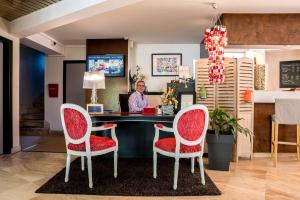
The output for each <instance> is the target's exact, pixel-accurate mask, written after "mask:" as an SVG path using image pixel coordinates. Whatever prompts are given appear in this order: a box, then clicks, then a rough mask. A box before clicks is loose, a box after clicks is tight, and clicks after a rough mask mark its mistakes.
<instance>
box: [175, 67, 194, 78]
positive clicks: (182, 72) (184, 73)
mask: <svg viewBox="0 0 300 200" xmlns="http://www.w3.org/2000/svg"><path fill="white" fill-rule="evenodd" d="M178 75H179V78H183V79H187V78H191V75H190V68H189V66H179V71H178Z"/></svg>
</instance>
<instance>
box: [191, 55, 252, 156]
mask: <svg viewBox="0 0 300 200" xmlns="http://www.w3.org/2000/svg"><path fill="white" fill-rule="evenodd" d="M207 62H208V60H207V59H199V60H198V61H197V62H196V92H197V103H200V104H204V105H206V106H207V107H208V110H209V111H212V110H214V108H216V107H220V108H222V109H224V110H226V111H228V112H229V113H230V114H232V115H233V116H234V117H237V118H243V119H242V120H240V124H241V125H242V126H244V127H247V128H249V129H250V130H251V131H253V121H254V120H253V116H254V112H253V111H254V106H253V105H254V104H253V99H252V101H251V102H245V101H244V93H245V91H246V90H251V91H253V90H254V78H253V77H254V75H253V74H254V68H253V60H252V59H250V58H246V57H244V58H240V59H235V58H225V63H224V65H225V80H224V83H223V84H221V85H210V84H209V82H208V67H207ZM202 85H204V87H205V88H206V99H201V98H200V97H199V90H200V87H201V86H202ZM252 154H253V137H251V138H250V137H247V136H245V135H243V134H240V133H239V134H238V136H237V143H236V146H235V152H234V155H235V157H234V160H236V161H238V158H239V157H240V156H242V157H249V158H250V159H251V158H252Z"/></svg>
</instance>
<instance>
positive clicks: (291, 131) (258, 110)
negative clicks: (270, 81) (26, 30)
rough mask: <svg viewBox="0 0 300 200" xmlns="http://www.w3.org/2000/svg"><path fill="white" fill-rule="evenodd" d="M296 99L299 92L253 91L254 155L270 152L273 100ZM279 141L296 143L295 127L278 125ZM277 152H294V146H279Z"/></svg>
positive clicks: (273, 112) (298, 97) (299, 97)
mask: <svg viewBox="0 0 300 200" xmlns="http://www.w3.org/2000/svg"><path fill="white" fill-rule="evenodd" d="M277 98H293V99H294V98H297V99H300V92H298V91H296V92H293V91H278V92H277V91H276V92H275V91H255V92H254V134H255V137H254V145H253V151H254V152H255V153H261V152H264V153H265V152H271V127H272V125H271V115H272V114H275V99H277ZM279 140H283V141H292V142H295V141H296V126H292V125H280V126H279ZM278 152H284V153H287V152H289V153H291V152H293V153H294V152H296V147H295V146H288V145H279V146H278Z"/></svg>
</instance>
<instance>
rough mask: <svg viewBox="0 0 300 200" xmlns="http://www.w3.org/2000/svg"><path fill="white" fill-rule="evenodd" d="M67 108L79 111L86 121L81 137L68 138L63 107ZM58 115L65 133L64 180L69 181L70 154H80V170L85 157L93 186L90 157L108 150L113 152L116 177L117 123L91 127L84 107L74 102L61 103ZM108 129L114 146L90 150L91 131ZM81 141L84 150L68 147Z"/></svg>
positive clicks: (115, 174)
mask: <svg viewBox="0 0 300 200" xmlns="http://www.w3.org/2000/svg"><path fill="white" fill-rule="evenodd" d="M67 108H70V109H74V110H76V111H78V112H80V113H81V114H82V115H83V116H84V118H85V120H86V122H87V130H86V133H85V135H84V137H82V138H80V139H78V140H74V139H72V138H70V136H69V134H68V132H67V129H66V125H65V119H64V109H67ZM60 116H61V121H62V126H63V130H64V135H65V139H66V149H67V161H66V173H65V182H68V181H69V172H70V164H71V156H72V155H75V156H81V170H82V171H84V157H86V158H87V166H88V177H89V187H90V188H93V178H92V160H91V157H92V156H98V155H103V154H107V153H110V152H114V177H115V178H116V177H117V164H118V139H117V137H116V134H115V128H116V127H117V125H116V124H113V125H112V126H111V127H104V126H99V127H92V120H91V117H90V116H89V114H88V112H87V111H86V110H85V109H83V108H82V107H80V106H78V105H75V104H70V103H66V104H63V105H61V107H60ZM109 129H111V137H112V139H113V140H114V141H115V142H116V146H114V147H111V148H107V149H104V150H101V151H91V147H90V136H91V131H104V130H109ZM83 142H85V149H86V151H74V150H70V149H68V144H69V143H71V144H80V143H83Z"/></svg>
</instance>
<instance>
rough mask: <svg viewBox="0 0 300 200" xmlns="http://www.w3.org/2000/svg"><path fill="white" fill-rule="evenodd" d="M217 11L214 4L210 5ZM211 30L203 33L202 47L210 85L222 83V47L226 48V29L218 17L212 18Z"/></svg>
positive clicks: (208, 29)
mask: <svg viewBox="0 0 300 200" xmlns="http://www.w3.org/2000/svg"><path fill="white" fill-rule="evenodd" d="M210 5H211V6H212V7H213V9H214V10H217V5H216V3H212V4H210ZM210 27H211V28H207V29H206V30H205V33H204V45H205V48H206V49H207V51H208V64H207V65H208V81H209V83H210V84H222V83H223V82H224V78H225V77H224V70H225V69H224V47H226V46H227V29H226V27H225V26H223V25H222V24H221V20H220V15H219V14H218V13H217V14H216V15H214V16H213V17H212V20H211V26H210Z"/></svg>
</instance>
